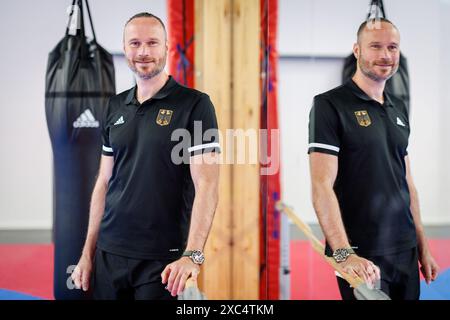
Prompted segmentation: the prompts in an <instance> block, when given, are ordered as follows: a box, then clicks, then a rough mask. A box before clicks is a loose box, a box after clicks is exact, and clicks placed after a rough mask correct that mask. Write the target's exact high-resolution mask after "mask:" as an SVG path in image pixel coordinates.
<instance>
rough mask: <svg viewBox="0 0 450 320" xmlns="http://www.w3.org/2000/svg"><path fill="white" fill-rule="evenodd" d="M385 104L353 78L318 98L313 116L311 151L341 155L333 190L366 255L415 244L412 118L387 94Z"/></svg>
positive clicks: (359, 249) (352, 241)
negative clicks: (409, 177) (408, 163)
mask: <svg viewBox="0 0 450 320" xmlns="http://www.w3.org/2000/svg"><path fill="white" fill-rule="evenodd" d="M384 101H385V102H384V104H383V105H381V104H380V103H379V102H377V101H375V100H373V99H371V98H370V97H369V96H367V95H366V94H365V93H364V92H363V91H362V90H361V89H360V88H359V87H358V86H357V85H356V84H355V83H354V82H353V81H352V80H350V81H348V82H347V83H345V84H344V85H341V86H339V87H337V88H335V89H332V90H330V91H328V92H325V93H323V94H320V95H317V96H315V97H314V103H313V107H312V109H311V112H310V122H309V149H308V153H311V152H322V153H327V154H331V155H335V156H337V157H338V172H337V177H336V181H335V184H334V191H335V193H336V196H337V199H338V202H339V206H340V209H341V214H342V219H343V222H344V226H345V229H346V232H347V236H348V237H349V241H350V244H351V245H352V246H354V247H357V250H356V252H357V253H358V254H362V255H383V254H388V253H393V252H398V251H402V250H406V249H410V248H412V247H414V246H415V245H416V233H415V227H414V221H413V217H412V214H411V211H410V195H409V190H408V185H407V182H406V167H405V156H406V155H407V147H408V137H409V132H410V127H409V121H408V114H407V111H406V106H405V105H404V103H403V102H402V101H401V100H399V99H397V98H395V97H394V96H392V95H388V94H386V92H385V93H384ZM326 252H327V254H330V248H329V247H328V246H327V250H326Z"/></svg>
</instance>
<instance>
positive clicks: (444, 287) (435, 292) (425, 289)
mask: <svg viewBox="0 0 450 320" xmlns="http://www.w3.org/2000/svg"><path fill="white" fill-rule="evenodd" d="M420 300H450V269H446V270H444V271H442V272H440V274H439V275H438V277H437V279H436V281H433V282H431V283H430V284H429V285H427V284H426V283H425V281H421V282H420Z"/></svg>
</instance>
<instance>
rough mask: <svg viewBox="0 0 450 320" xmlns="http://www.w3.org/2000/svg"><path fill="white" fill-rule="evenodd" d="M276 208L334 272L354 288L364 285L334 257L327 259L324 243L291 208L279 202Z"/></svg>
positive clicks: (362, 281)
mask: <svg viewBox="0 0 450 320" xmlns="http://www.w3.org/2000/svg"><path fill="white" fill-rule="evenodd" d="M276 208H277V210H278V211H281V212H284V213H285V214H286V215H287V216H288V217H289V219H291V220H292V221H293V222H294V223H295V225H296V226H297V227H298V228H299V229H300V230H301V231H302V232H303V233H304V234H305V236H306V237H307V238H308V239H309V240H310V241H311V245H312V247H313V249H314V250H315V251H317V252H318V253H319V254H320V255H321V256H322V258H324V259H325V261H326V262H328V264H330V265H331V266H332V267H333V269H334V270H336V271H337V272H339V274H340V275H341V276H342V278H344V279H345V280H346V281H347V282H348V283H349V284H350V285H351V286H352V287H353V288H356V287H358V286H359V285H361V284H363V283H364V280H362V279H361V278H360V277H358V276H356V277H353V276H351V275H349V274H347V273H345V272H344V270H343V269H342V267H341V266H340V265H339V263H337V262H336V261H335V260H334V259H333V258H332V257H327V256H326V255H325V247H324V245H323V244H322V242H320V241H319V239H317V237H316V236H315V235H314V234H313V232H312V230H311V227H310V226H309V225H307V224H306V223H305V222H303V221H302V220H301V219H300V218H299V217H298V215H296V214H295V213H294V211H292V209H291V208H289V207H288V206H286V205H285V204H283V203H282V202H280V201H279V202H277V204H276Z"/></svg>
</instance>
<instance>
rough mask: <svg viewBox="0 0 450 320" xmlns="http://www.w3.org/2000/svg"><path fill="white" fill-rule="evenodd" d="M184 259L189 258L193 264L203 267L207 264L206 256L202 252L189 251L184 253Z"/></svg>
mask: <svg viewBox="0 0 450 320" xmlns="http://www.w3.org/2000/svg"><path fill="white" fill-rule="evenodd" d="M182 257H189V258H191V260H192V262H194V263H195V264H198V265H201V264H203V262H205V255H204V254H203V252H202V251H200V250H187V251H185V252H183V255H182Z"/></svg>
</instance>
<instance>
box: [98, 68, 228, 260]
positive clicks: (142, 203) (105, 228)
mask: <svg viewBox="0 0 450 320" xmlns="http://www.w3.org/2000/svg"><path fill="white" fill-rule="evenodd" d="M102 126H103V129H102V132H103V151H102V154H103V155H105V156H112V157H113V158H114V167H113V172H112V176H111V178H110V180H109V183H108V190H107V194H106V201H105V211H104V215H103V219H102V221H101V226H100V233H99V238H98V242H97V246H98V247H99V248H100V249H102V250H104V251H107V252H111V253H113V254H117V255H122V256H126V257H131V258H138V259H166V258H167V259H172V258H177V257H179V256H180V255H181V254H182V252H183V250H184V249H185V246H186V242H187V237H188V230H189V224H190V216H191V211H192V204H193V200H194V196H195V190H194V185H193V181H192V177H191V174H190V165H189V158H190V156H192V155H195V154H201V153H204V152H220V146H219V140H218V127H217V119H216V115H215V111H214V107H213V105H212V103H211V100H210V99H209V97H208V95H206V94H204V93H201V92H200V91H197V90H194V89H190V88H187V87H184V86H182V85H180V84H178V83H177V82H176V81H175V80H174V79H173V78H172V77H169V79H168V81H167V82H166V84H165V85H164V87H163V88H162V89H161V90H160V91H158V92H157V93H156V94H155V95H154V96H153V97H152V98H151V99H149V100H147V101H145V102H143V103H142V104H140V103H139V102H138V101H137V99H136V87H134V88H132V89H130V90H127V91H125V92H122V93H120V94H118V95H116V96H114V97H112V98H111V99H110V101H109V104H108V108H107V109H106V110H105V114H104V119H103V124H102Z"/></svg>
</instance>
